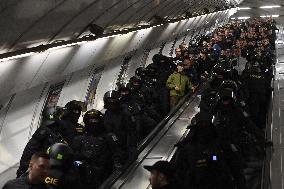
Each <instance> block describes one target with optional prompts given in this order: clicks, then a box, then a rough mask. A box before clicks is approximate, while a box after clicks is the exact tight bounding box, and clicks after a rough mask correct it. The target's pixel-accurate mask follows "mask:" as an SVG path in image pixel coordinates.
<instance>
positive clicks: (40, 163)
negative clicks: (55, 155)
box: [29, 157, 49, 183]
mask: <svg viewBox="0 0 284 189" xmlns="http://www.w3.org/2000/svg"><path fill="white" fill-rule="evenodd" d="M48 169H49V160H48V159H44V158H41V157H40V158H38V159H36V160H32V161H31V162H30V165H29V175H30V176H31V177H32V179H33V181H34V182H36V183H41V182H44V179H45V177H46V176H47V172H48Z"/></svg>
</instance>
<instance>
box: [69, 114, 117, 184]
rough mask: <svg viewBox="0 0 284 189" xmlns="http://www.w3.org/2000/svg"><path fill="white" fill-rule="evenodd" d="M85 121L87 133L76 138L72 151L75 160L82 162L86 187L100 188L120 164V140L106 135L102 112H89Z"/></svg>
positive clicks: (82, 173) (81, 171)
mask: <svg viewBox="0 0 284 189" xmlns="http://www.w3.org/2000/svg"><path fill="white" fill-rule="evenodd" d="M83 120H84V124H85V131H86V132H85V133H84V134H83V135H81V136H77V137H75V138H74V140H73V142H72V149H73V150H74V154H75V159H76V160H80V161H81V162H82V165H81V169H80V173H81V178H82V183H83V184H84V187H86V188H98V187H99V186H100V185H101V184H102V183H103V181H104V180H105V179H106V178H107V177H108V176H109V175H110V174H111V173H112V171H113V167H114V165H115V164H116V165H117V163H119V160H120V159H118V158H120V157H117V155H120V154H119V153H118V151H117V150H118V149H117V147H118V145H117V142H118V139H117V138H116V137H115V136H113V135H112V134H107V133H106V131H105V128H104V125H103V114H102V113H101V112H100V111H98V110H94V109H92V110H89V111H87V112H86V113H85V115H84V118H83ZM120 165H121V164H120Z"/></svg>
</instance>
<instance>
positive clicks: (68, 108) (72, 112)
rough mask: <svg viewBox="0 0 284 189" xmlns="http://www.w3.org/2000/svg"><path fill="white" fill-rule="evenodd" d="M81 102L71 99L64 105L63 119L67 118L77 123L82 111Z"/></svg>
mask: <svg viewBox="0 0 284 189" xmlns="http://www.w3.org/2000/svg"><path fill="white" fill-rule="evenodd" d="M82 104H83V102H80V101H77V100H72V101H70V102H68V103H67V104H66V105H65V112H64V116H63V119H68V120H70V121H71V122H72V123H77V122H78V119H79V117H80V115H81V113H82Z"/></svg>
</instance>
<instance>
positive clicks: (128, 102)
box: [118, 84, 157, 141]
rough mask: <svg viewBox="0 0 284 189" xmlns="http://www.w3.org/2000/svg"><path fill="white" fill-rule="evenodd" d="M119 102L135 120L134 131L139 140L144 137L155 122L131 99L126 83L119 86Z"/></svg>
mask: <svg viewBox="0 0 284 189" xmlns="http://www.w3.org/2000/svg"><path fill="white" fill-rule="evenodd" d="M118 91H119V93H120V103H121V106H122V108H123V109H125V111H126V112H129V113H130V116H131V119H132V120H133V121H134V122H135V125H136V132H137V136H138V138H139V141H141V140H142V139H144V138H145V137H146V136H147V134H149V133H150V132H151V130H152V129H153V128H154V127H155V126H156V124H157V122H156V121H155V120H153V119H152V118H151V117H149V116H148V115H147V114H146V112H145V111H143V109H142V108H141V106H140V105H139V104H138V103H137V102H136V101H135V100H134V99H133V97H132V94H131V90H130V88H129V85H128V84H122V85H120V86H119V90H118Z"/></svg>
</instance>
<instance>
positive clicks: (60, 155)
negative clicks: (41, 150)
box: [47, 143, 73, 168]
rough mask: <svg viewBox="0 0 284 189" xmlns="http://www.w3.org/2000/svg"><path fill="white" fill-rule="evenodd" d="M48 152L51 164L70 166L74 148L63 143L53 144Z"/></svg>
mask: <svg viewBox="0 0 284 189" xmlns="http://www.w3.org/2000/svg"><path fill="white" fill-rule="evenodd" d="M47 154H48V155H49V157H50V165H51V167H52V166H56V167H57V166H60V167H65V168H68V167H69V166H70V165H71V164H72V161H73V151H72V149H71V148H70V147H69V146H68V145H66V144H63V143H56V144H53V145H52V146H51V147H49V148H48V149H47Z"/></svg>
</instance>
